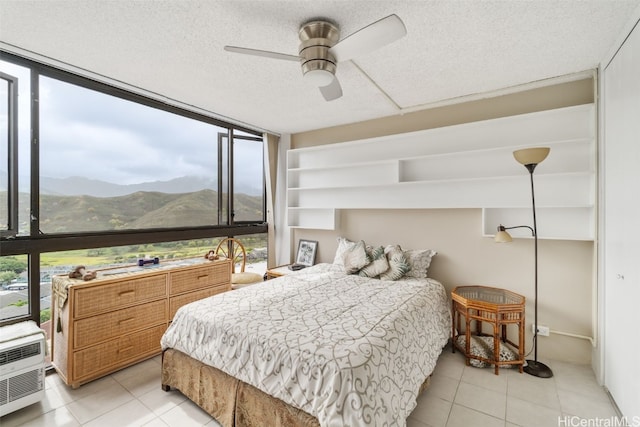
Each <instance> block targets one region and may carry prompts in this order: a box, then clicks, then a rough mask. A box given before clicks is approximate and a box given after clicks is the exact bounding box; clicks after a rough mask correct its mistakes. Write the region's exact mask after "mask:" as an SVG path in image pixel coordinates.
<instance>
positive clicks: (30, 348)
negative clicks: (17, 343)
mask: <svg viewBox="0 0 640 427" xmlns="http://www.w3.org/2000/svg"><path fill="white" fill-rule="evenodd" d="M40 351H41V349H40V343H39V342H35V343H32V344H27V345H24V346H21V347H16V348H12V349H9V350H6V351H2V352H0V365H5V364H7V363H12V362H17V361H18V360H22V359H26V358H28V357H32V356H36V355H38V354H40Z"/></svg>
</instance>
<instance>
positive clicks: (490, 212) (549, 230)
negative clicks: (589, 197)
mask: <svg viewBox="0 0 640 427" xmlns="http://www.w3.org/2000/svg"><path fill="white" fill-rule="evenodd" d="M536 222H537V230H538V238H539V239H556V240H593V239H594V238H595V215H594V209H593V207H592V206H587V207H566V208H538V207H537V206H536ZM499 225H504V226H505V227H514V226H520V225H528V226H529V227H533V209H532V208H531V207H529V208H504V209H494V208H485V209H483V210H482V234H483V235H484V236H487V237H489V236H490V237H493V236H495V233H496V231H497V228H498V226H499ZM508 232H509V234H511V236H512V237H513V238H514V239H517V238H532V235H531V231H530V230H528V229H526V228H519V229H513V230H508Z"/></svg>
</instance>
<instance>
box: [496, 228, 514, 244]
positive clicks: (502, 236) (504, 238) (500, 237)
mask: <svg viewBox="0 0 640 427" xmlns="http://www.w3.org/2000/svg"><path fill="white" fill-rule="evenodd" d="M493 240H494V241H495V242H496V243H510V242H512V241H513V239H512V238H511V234H509V233H508V232H506V231H505V230H500V231H498V232H497V233H496V235H495V237H494V238H493Z"/></svg>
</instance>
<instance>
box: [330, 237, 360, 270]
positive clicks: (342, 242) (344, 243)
mask: <svg viewBox="0 0 640 427" xmlns="http://www.w3.org/2000/svg"><path fill="white" fill-rule="evenodd" d="M337 240H338V248H337V249H336V254H335V256H334V257H333V263H334V264H337V265H344V262H343V261H342V256H343V255H344V253H345V251H346V250H347V249H349V248H350V247H352V246H354V245H355V244H356V242H352V241H351V240H349V239H347V238H344V237H338V239H337Z"/></svg>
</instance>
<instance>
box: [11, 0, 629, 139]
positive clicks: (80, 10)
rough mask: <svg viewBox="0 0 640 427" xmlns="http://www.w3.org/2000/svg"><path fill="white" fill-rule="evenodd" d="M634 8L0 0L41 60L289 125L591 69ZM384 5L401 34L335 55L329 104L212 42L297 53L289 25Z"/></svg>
mask: <svg viewBox="0 0 640 427" xmlns="http://www.w3.org/2000/svg"><path fill="white" fill-rule="evenodd" d="M639 5H640V0H579V1H575V0H565V1H556V0H554V1H547V0H536V1H486V0H474V1H472V0H466V1H452V0H447V1H444V0H437V1H323V0H315V1H213V0H209V1H205V0H200V1H188V0H173V1H162V0H157V1H96V0H76V1H61V0H56V1H30V0H20V1H10V0H0V48H3V49H5V50H7V51H11V52H18V53H22V54H26V55H29V56H33V57H39V56H40V55H41V56H44V57H48V58H53V59H55V60H57V61H61V62H62V63H66V64H69V65H71V66H73V67H79V68H81V69H84V70H87V71H88V72H91V73H96V74H99V75H103V76H107V77H109V78H110V79H113V80H117V81H121V82H124V83H126V84H128V85H132V86H135V87H138V88H141V89H144V90H146V91H150V92H153V93H155V94H158V95H160V96H162V97H166V98H169V99H174V100H178V101H181V102H183V103H185V104H189V105H192V106H195V107H198V108H201V109H204V110H207V111H210V112H215V113H216V114H217V115H219V116H222V117H226V118H229V119H232V120H234V121H237V122H241V123H246V124H248V125H251V126H254V127H258V128H261V129H266V130H270V131H273V132H276V133H295V132H301V131H306V130H312V129H318V128H324V127H329V126H335V125H340V124H345V123H352V122H358V121H363V120H368V119H372V118H377V117H382V116H389V115H394V114H401V113H403V112H406V111H411V110H413V109H419V108H426V107H428V106H429V105H433V104H434V103H438V102H440V101H443V100H451V99H455V98H459V97H465V96H468V95H475V94H483V93H489V92H491V91H495V90H498V89H503V88H508V87H512V86H517V85H522V84H526V83H530V82H536V81H540V80H544V79H548V78H552V77H556V76H563V75H567V74H572V73H576V72H581V71H585V70H589V69H593V68H596V67H597V66H598V64H599V63H600V61H602V60H603V59H604V57H605V55H606V54H608V53H609V51H610V50H611V48H612V47H613V44H614V42H616V41H617V40H618V38H619V37H620V36H621V32H622V30H623V29H624V28H625V26H627V25H628V24H629V20H630V18H631V17H632V16H637V9H638V7H639ZM392 13H395V14H397V15H398V16H399V17H400V18H401V19H402V20H403V21H404V23H405V25H406V27H407V32H408V34H407V36H406V37H404V38H403V39H401V40H399V41H397V42H395V43H393V44H391V45H388V46H384V47H382V48H381V49H379V50H377V51H375V52H374V53H372V54H369V55H366V56H364V57H360V58H357V59H355V60H354V61H352V62H350V61H347V62H341V63H339V65H338V71H337V74H336V75H337V76H338V78H339V80H340V82H341V84H342V88H343V92H344V95H343V97H342V98H340V99H337V100H335V101H331V102H326V101H324V99H323V98H322V96H321V95H320V93H319V91H318V89H317V88H315V87H313V86H311V85H309V84H308V82H305V81H304V80H303V79H302V75H301V71H300V67H299V65H298V64H296V63H295V62H288V61H277V60H273V59H268V58H260V57H251V56H245V55H238V54H233V53H229V52H226V51H224V50H223V46H224V45H228V44H230V45H236V46H243V47H251V48H255V49H262V50H272V51H277V52H282V53H288V54H293V55H296V54H297V49H298V43H299V40H298V29H299V27H300V25H301V24H302V23H304V22H306V21H309V20H310V19H313V18H328V19H330V20H331V21H333V22H335V23H336V24H338V26H339V28H340V30H341V38H342V37H345V36H347V35H349V34H351V33H352V32H354V31H357V30H358V29H360V28H361V27H363V26H365V25H367V24H369V23H371V22H374V21H376V20H378V19H380V18H382V17H385V16H387V15H389V14H392ZM367 76H368V77H367ZM376 86H378V87H376ZM382 91H384V93H386V94H387V96H385V95H384V94H383V92H382Z"/></svg>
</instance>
